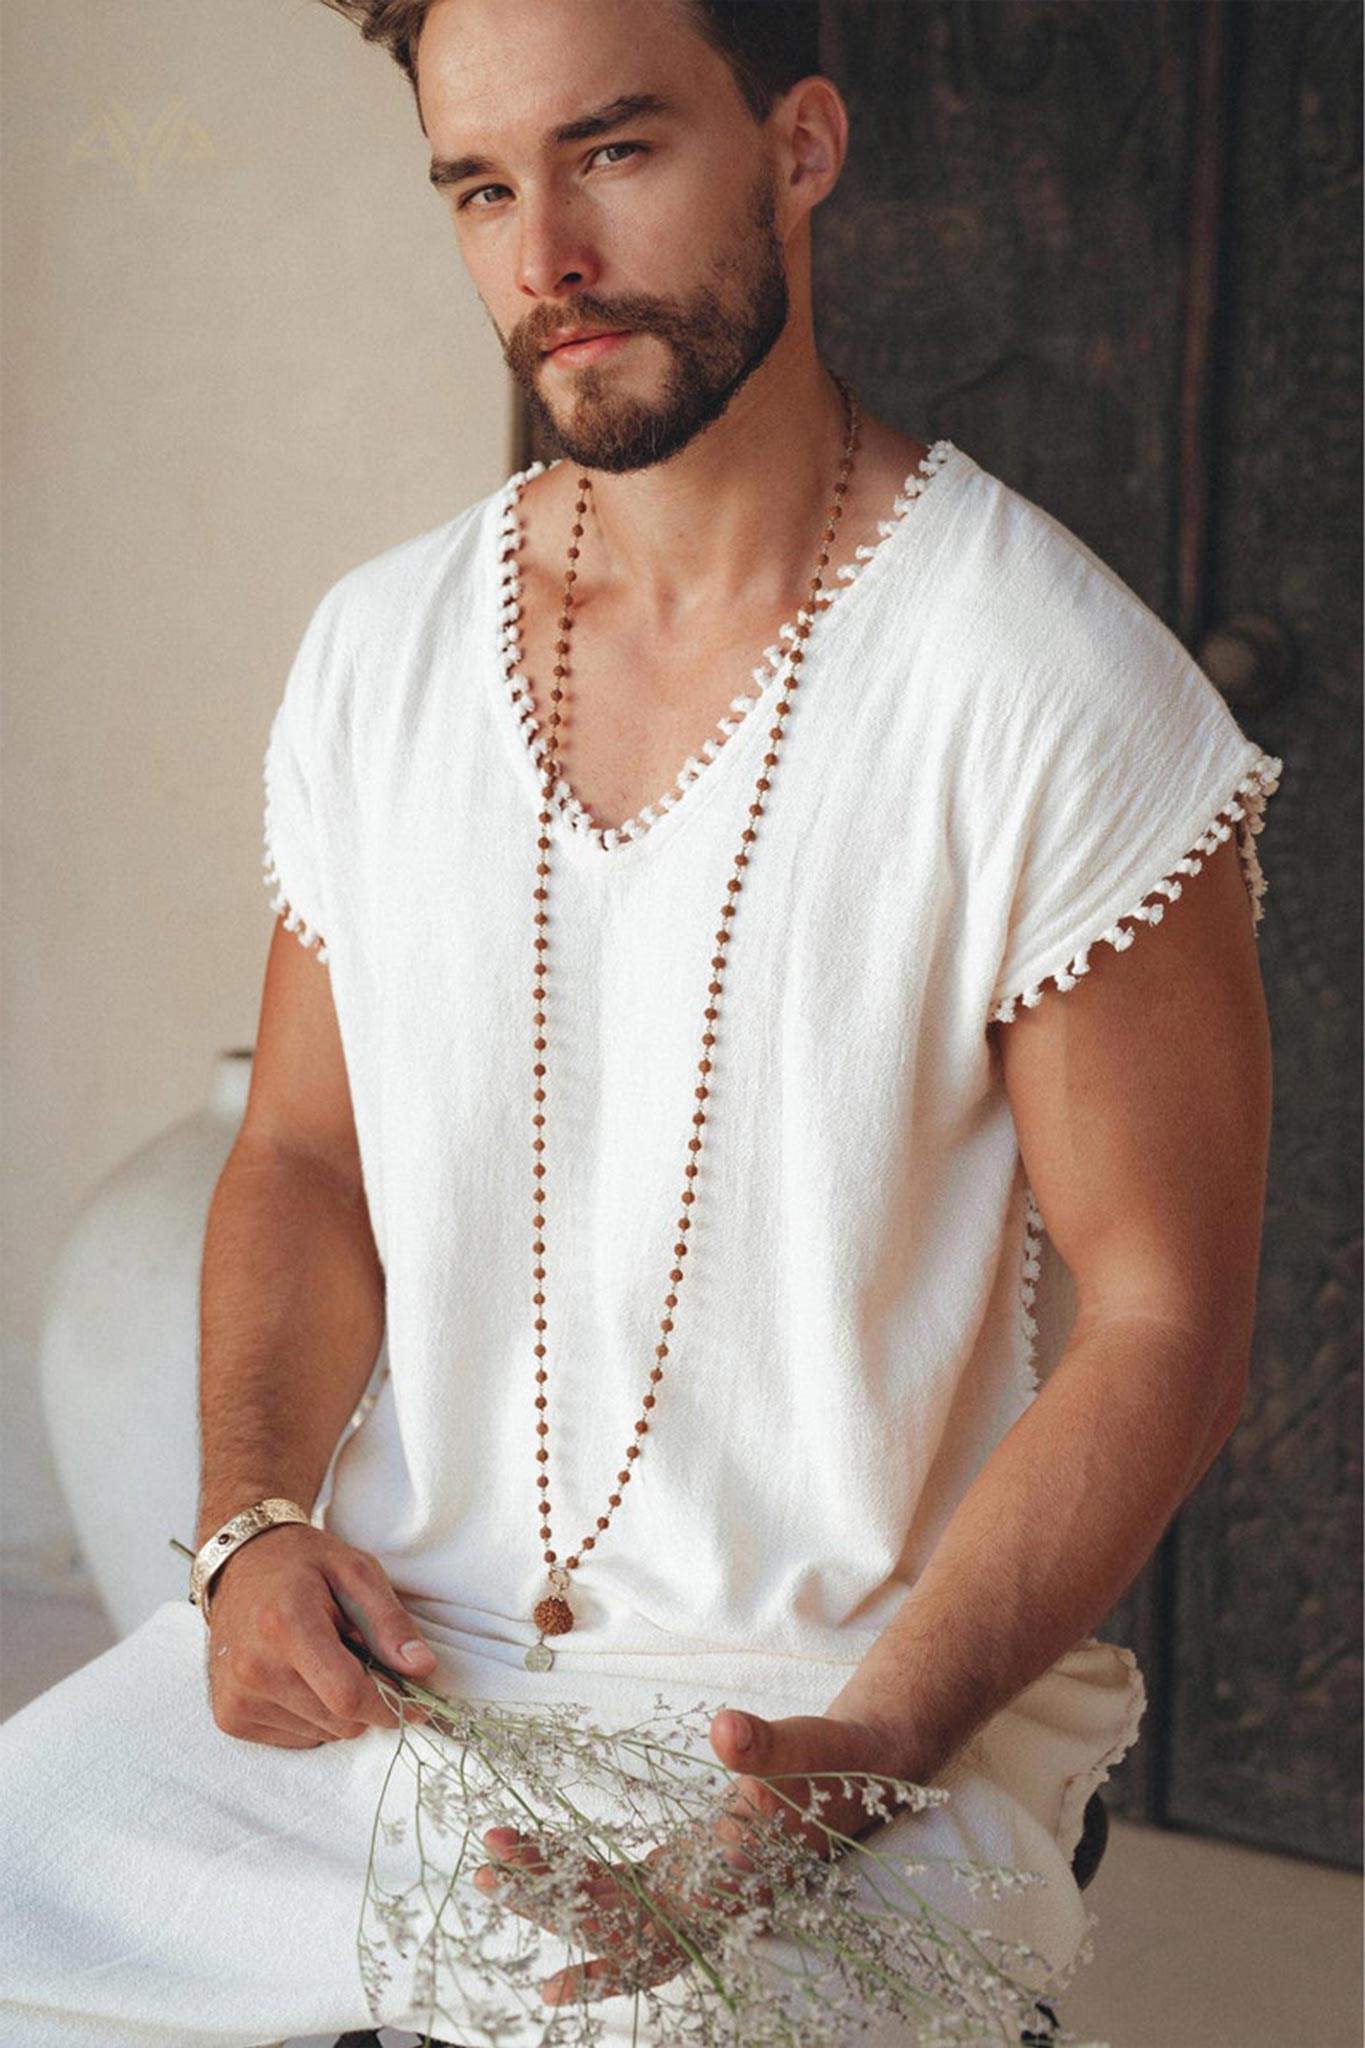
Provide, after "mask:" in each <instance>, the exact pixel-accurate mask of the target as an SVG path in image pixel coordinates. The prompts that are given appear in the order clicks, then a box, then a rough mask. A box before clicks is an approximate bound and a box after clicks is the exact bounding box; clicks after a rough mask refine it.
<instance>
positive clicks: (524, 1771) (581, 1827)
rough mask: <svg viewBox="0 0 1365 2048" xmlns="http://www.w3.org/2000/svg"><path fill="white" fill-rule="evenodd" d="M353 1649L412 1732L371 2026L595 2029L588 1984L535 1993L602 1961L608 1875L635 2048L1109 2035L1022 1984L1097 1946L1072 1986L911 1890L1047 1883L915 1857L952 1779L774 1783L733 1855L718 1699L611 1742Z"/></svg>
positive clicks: (1052, 2047)
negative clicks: (951, 1883) (913, 1830)
mask: <svg viewBox="0 0 1365 2048" xmlns="http://www.w3.org/2000/svg"><path fill="white" fill-rule="evenodd" d="M357 1654H358V1655H361V1656H362V1658H363V1661H364V1662H365V1663H366V1664H367V1665H368V1666H369V1668H370V1670H371V1673H372V1675H373V1677H374V1679H375V1682H376V1685H377V1686H378V1689H379V1691H380V1694H381V1696H382V1697H383V1698H384V1699H385V1700H386V1701H387V1702H388V1704H389V1706H390V1707H391V1708H392V1709H393V1711H394V1713H395V1714H396V1715H397V1717H398V1723H399V1725H398V1730H397V1740H396V1742H395V1745H394V1752H393V1756H392V1758H391V1759H390V1762H389V1766H388V1770H387V1772H386V1774H385V1778H384V1782H383V1786H382V1789H381V1793H380V1799H379V1804H378V1807H377V1810H376V1812H375V1815H374V1819H373V1824H372V1827H371V1834H370V1853H369V1859H368V1863H367V1867H366V1876H365V1891H364V1897H363V1900H362V1903H361V1913H360V1925H359V1928H358V1931H357V1938H356V1953H357V1957H358V1961H359V1965H360V1976H361V1982H362V1985H363V1988H364V1992H365V1997H366V2001H367V2004H368V2006H369V2010H370V2014H371V2018H372V2019H373V2021H374V2023H375V2024H376V2025H380V2024H382V2023H383V2021H384V2020H385V2019H386V2018H388V2019H395V2018H399V2020H400V2023H403V2021H406V2024H408V2025H417V2024H419V2023H420V2024H422V2025H424V2026H425V2029H426V2032H425V2034H424V2037H423V2048H429V2044H431V2043H432V2042H433V2040H448V2041H459V2042H461V2043H465V2044H468V2048H483V2044H490V2048H493V2044H498V2048H501V2044H505V2043H515V2044H517V2048H523V2044H524V2048H589V2044H595V2043H600V2042H601V2040H602V2038H603V2032H604V2022H603V2018H602V2013H601V2007H600V2003H597V2002H594V2000H593V1999H592V1998H591V1997H590V1996H589V1995H587V1993H586V1992H585V1993H582V1994H580V1995H579V1996H578V1997H576V1998H573V1999H571V2000H569V2001H567V2002H565V2003H561V2004H560V2005H557V2006H551V2005H548V2004H547V2003H546V2002H545V2000H544V1999H543V1998H542V1997H541V1991H540V1987H541V1985H542V1983H543V1982H544V1981H545V1980H546V1979H547V1978H548V1977H550V1976H553V1975H556V1974H558V1973H559V1972H560V1971H562V1970H564V1969H566V1968H567V1967H569V1966H570V1965H572V1964H576V1963H579V1964H581V1963H585V1962H587V1961H588V1960H589V1959H591V1958H592V1957H594V1956H598V1955H601V1954H602V1953H603V1952H604V1948H605V1947H606V1946H607V1944H606V1943H604V1941H603V1938H602V1937H603V1914H604V1911H606V1910H607V1909H606V1908H604V1906H603V1903H602V1901H603V1896H604V1893H603V1887H604V1883H605V1885H606V1891H607V1894H608V1896H609V1899H610V1916H611V1924H612V1929H613V1931H614V1935H615V1939H616V1943H617V1944H619V1943H620V1942H621V1940H622V1937H623V1935H628V1936H629V1945H628V1946H627V1947H624V1948H619V1947H613V1958H614V1960H615V1961H616V1965H617V1969H618V1978H617V1983H616V1986H615V1987H614V1988H618V1989H619V1990H621V1991H624V1992H625V1993H627V1994H628V1995H630V1996H631V1997H632V1999H633V2005H632V2014H633V2023H634V2026H633V2038H634V2039H635V2040H637V2041H638V2042H639V2043H640V2044H641V2048H643V2044H645V2043H648V2042H657V2043H664V2042H667V2043H669V2044H670V2048H672V2044H673V2043H679V2044H684V2043H686V2044H695V2048H721V2044H725V2048H733V2044H734V2043H735V2042H740V2041H742V2042H743V2043H744V2048H849V2044H850V2043H851V2041H852V2040H853V2038H854V2036H855V2035H856V2034H857V2033H859V2032H861V2031H862V2030H863V2029H864V2028H865V2027H866V2026H867V2025H868V2023H869V2021H870V2020H871V2019H877V2020H885V2019H887V2018H890V2017H895V2018H896V2019H898V2020H899V2021H900V2022H901V2024H902V2027H903V2029H904V2032H903V2038H904V2041H905V2043H906V2044H907V2048H911V2044H914V2048H980V2044H984V2043H988V2042H999V2043H1003V2044H1009V2048H1017V2044H1018V2043H1019V2042H1020V2041H1021V2040H1026V2041H1029V2042H1031V2043H1037V2044H1039V2048H1042V2044H1046V2048H1073V2044H1074V2048H1106V2044H1104V2043H1096V2042H1086V2043H1078V2042H1077V2041H1076V2037H1075V2036H1074V2035H1072V2034H1069V2033H1067V2032H1065V2031H1063V2030H1062V2029H1061V2027H1060V2025H1059V2023H1058V2022H1057V2021H1056V2016H1055V2012H1054V2009H1053V2007H1052V2006H1051V2005H1045V2004H1043V2003H1042V2001H1041V2000H1040V1999H1039V1997H1038V1992H1037V1990H1036V1989H1035V1988H1030V1986H1029V1985H1027V1984H1026V1983H1025V1982H1024V1981H1023V1980H1022V1978H1021V1976H1020V1975H1019V1971H1020V1968H1021V1967H1022V1968H1026V1969H1028V1970H1029V1971H1030V1972H1031V1973H1033V1974H1035V1975H1041V1977H1042V1979H1043V1980H1045V1981H1046V1983H1047V1987H1048V1996H1049V1998H1051V1997H1054V1996H1055V1995H1056V1993H1057V1992H1058V1991H1060V1990H1063V1989H1064V1988H1065V1986H1066V1984H1067V1983H1069V1982H1070V1980H1071V1977H1072V1976H1073V1975H1074V1973H1075V1970H1076V1968H1077V1967H1078V1966H1079V1964H1080V1963H1081V1962H1083V1961H1088V1960H1089V1959H1090V1956H1091V1954H1092V1949H1091V1945H1090V1942H1089V1939H1088V1937H1087V1940H1086V1941H1085V1942H1084V1943H1083V1944H1082V1947H1081V1950H1080V1952H1079V1954H1078V1955H1077V1957H1076V1959H1075V1961H1074V1962H1073V1963H1072V1965H1071V1968H1070V1969H1069V1970H1068V1971H1066V1972H1065V1973H1064V1974H1063V1975H1062V1976H1061V1977H1060V1978H1058V1977H1057V1976H1056V1975H1055V1974H1052V1975H1049V1971H1048V1965H1047V1963H1046V1961H1045V1959H1044V1958H1043V1957H1041V1956H1039V1955H1038V1953H1037V1952H1036V1951H1035V1950H1033V1949H1031V1948H1030V1947H1029V1946H1028V1945H1027V1944H1026V1943H1023V1942H1017V1941H1008V1940H1005V1939H1004V1938H1003V1937H1001V1936H999V1935H998V1934H996V1933H994V1932H993V1931H992V1930H991V1929H989V1928H985V1927H971V1926H967V1925H964V1924H963V1923H961V1922H958V1921H956V1920H953V1919H952V1918H951V1917H950V1916H948V1915H946V1914H944V1913H943V1912H942V1911H941V1910H939V1909H938V1908H936V1907H933V1906H931V1905H930V1904H929V1902H928V1901H927V1900H926V1899H925V1898H924V1897H923V1896H922V1894H920V1893H919V1892H918V1891H916V1890H915V1889H914V1887H913V1885H912V1884H911V1883H910V1882H909V1881H908V1880H910V1879H911V1878H913V1877H914V1876H916V1875H920V1874H923V1873H924V1872H925V1871H927V1870H928V1869H929V1867H930V1865H931V1864H943V1863H947V1864H948V1867H949V1869H950V1872H951V1874H952V1876H953V1877H954V1878H955V1879H957V1880H958V1882H959V1883H961V1885H962V1886H963V1888H964V1889H965V1890H966V1891H968V1892H969V1893H971V1894H972V1895H973V1896H975V1895H976V1894H977V1893H978V1892H980V1891H982V1890H985V1891H986V1893H987V1895H988V1896H990V1897H1000V1896H1003V1895H1004V1894H1005V1893H1007V1892H1010V1891H1013V1890H1016V1889H1022V1888H1023V1887H1025V1886H1027V1885H1029V1884H1035V1883H1041V1882H1042V1881H1043V1880H1042V1878H1041V1876H1040V1875H1039V1873H1038V1872H1036V1871H1029V1870H1019V1869H1015V1868H1012V1867H1010V1866H1006V1865H994V1864H978V1863H972V1862H968V1861H963V1860H961V1859H947V1858H942V1857H925V1856H923V1855H918V1856H916V1855H907V1854H906V1853H905V1849H906V1836H905V1831H904V1830H895V1829H894V1828H889V1827H888V1826H887V1824H888V1823H890V1822H892V1821H894V1820H895V1819H896V1818H897V1817H898V1816H899V1815H900V1814H901V1813H903V1812H905V1811H909V1812H911V1813H915V1812H922V1811H924V1810H925V1809H926V1808H928V1807H930V1806H935V1805H939V1804H942V1803H943V1802H944V1801H945V1800H947V1799H948V1798H949V1796H950V1795H949V1793H948V1791H947V1790H946V1788H944V1787H942V1786H926V1785H917V1784H915V1783H913V1782H912V1781H910V1780H907V1779H899V1778H894V1777H891V1776H886V1775H882V1774H878V1773H873V1772H850V1771H847V1770H836V1771H825V1772H803V1773H801V1774H800V1776H799V1777H793V1778H792V1779H790V1780H786V1779H783V1778H781V1777H766V1776H765V1779H764V1783H765V1784H767V1785H768V1786H769V1787H770V1788H771V1790H772V1793H773V1794H774V1799H775V1805H776V1811H775V1812H773V1813H771V1814H769V1813H757V1812H754V1813H752V1814H751V1813H750V1812H749V1811H748V1810H747V1809H746V1810H745V1812H744V1816H743V1839H742V1853H741V1854H739V1856H738V1858H737V1857H736V1854H735V1852H734V1845H733V1843H731V1844H729V1845H727V1842H726V1841H725V1840H724V1839H722V1836H721V1834H719V1833H718V1832H717V1830H716V1827H715V1822H716V1820H717V1819H718V1818H719V1817H720V1816H721V1815H722V1814H723V1813H727V1812H730V1813H732V1812H733V1811H734V1808H733V1805H732V1804H729V1805H727V1802H728V1801H730V1800H731V1795H732V1794H733V1791H734V1787H735V1785H736V1782H737V1780H736V1779H735V1778H734V1777H733V1776H732V1775H731V1774H730V1773H729V1772H727V1771H725V1770H723V1769H722V1768H721V1767H720V1766H719V1764H718V1762H717V1761H716V1760H715V1759H714V1757H713V1756H712V1754H711V1753H710V1751H709V1750H708V1749H707V1747H706V1742H707V1735H708V1731H709V1728H710V1724H711V1721H712V1719H713V1717H714V1714H715V1712H716V1711H717V1710H716V1709H715V1708H714V1707H711V1706H708V1705H707V1704H706V1703H705V1702H704V1701H700V1700H699V1701H697V1702H696V1703H695V1705H693V1706H692V1707H691V1708H689V1709H687V1710H685V1711H678V1710H676V1709H673V1708H670V1707H669V1706H668V1705H667V1703H666V1702H665V1701H664V1699H663V1698H662V1696H658V1697H656V1700H655V1711H654V1713H653V1714H651V1715H649V1716H646V1717H645V1718H644V1719H643V1720H641V1721H638V1722H635V1723H633V1724H632V1725H631V1726H629V1727H626V1728H620V1729H613V1730H611V1731H610V1732H608V1731H604V1730H602V1729H600V1728H597V1727H595V1726H593V1725H592V1724H591V1723H590V1722H589V1721H588V1720H587V1714H586V1709H585V1708H584V1707H582V1706H581V1705H577V1704H574V1703H568V1702H563V1701H561V1702H545V1703H538V1704H537V1705H536V1706H535V1707H534V1708H520V1707H512V1706H505V1705H501V1704H499V1703H496V1702H490V1701H486V1700H468V1699H450V1698H447V1697H446V1696H444V1695H442V1694H439V1693H435V1692H432V1691H430V1690H428V1689H427V1688H426V1687H424V1686H421V1685H419V1684H417V1683H416V1682H415V1681H414V1680H412V1679H408V1678H404V1677H402V1676H400V1675H399V1674H398V1673H396V1672H392V1671H390V1670H389V1669H388V1667H387V1666H385V1665H382V1664H380V1663H379V1662H378V1661H377V1660H376V1659H374V1658H373V1657H371V1656H370V1655H369V1653H368V1652H365V1651H363V1650H362V1649H360V1648H359V1647H358V1648H357ZM817 1781H823V1782H817ZM836 1792H837V1793H838V1794H840V1795H842V1800H843V1802H844V1806H843V1807H842V1808H841V1811H844V1810H846V1806H847V1803H848V1802H849V1801H850V1800H855V1799H856V1801H857V1802H858V1803H859V1804H860V1805H861V1806H862V1808H863V1810H864V1811H865V1813H866V1814H867V1816H868V1820H867V1822H866V1824H865V1825H863V1826H862V1827H860V1828H859V1829H858V1832H857V1833H856V1834H848V1833H845V1832H843V1831H841V1830H840V1829H838V1828H836V1827H834V1826H833V1825H832V1824H830V1823H828V1822H827V1821H826V1820H825V1819H824V1818H823V1817H822V1816H823V1811H824V1809H825V1808H826V1807H827V1806H828V1805H829V1804H830V1803H831V1801H832V1800H833V1799H834V1797H835V1794H836ZM509 1825H512V1826H515V1827H516V1828H518V1829H519V1830H520V1832H521V1833H522V1836H523V1838H525V1839H529V1840H532V1841H534V1842H535V1844H536V1846H537V1848H538V1850H539V1852H540V1854H539V1859H538V1861H537V1864H536V1866H535V1867H523V1866H520V1865H517V1866H506V1867H503V1868H502V1869H501V1870H500V1873H499V1878H498V1881H497V1883H496V1885H495V1887H493V1888H491V1889H487V1890H485V1889H484V1888H483V1887H481V1886H478V1885H476V1884H475V1883H474V1874H475V1871H476V1870H477V1869H479V1868H480V1867H484V1868H486V1867H487V1865H488V1862H489V1851H488V1850H487V1848H486V1847H485V1845H484V1843H483V1841H482V1836H483V1835H484V1833H485V1832H486V1831H487V1830H488V1829H490V1828H494V1827H506V1826H509ZM798 1827H799V1829H800V1832H799V1833H798V1832H794V1830H795V1829H796V1828H798ZM590 1880H591V1881H592V1882H593V1890H592V1892H591V1894H590V1893H589V1890H588V1886H589V1882H590ZM1089 1924H1090V1925H1092V1926H1093V1925H1094V1915H1093V1914H1092V1915H1090V1916H1089ZM552 1944H557V1945H558V1947H559V1948H560V1949H561V1950H562V1953H558V1954H555V1953H551V1952H550V1945H552ZM400 1962H401V1963H403V1964H405V1965H407V1966H409V1967H408V1969H407V1972H406V1977H405V1981H404V1982H403V1983H402V1984H401V1985H400V1983H399V1978H398V1975H397V1971H396V1965H397V1964H398V1963H400ZM599 1997H600V1994H599ZM416 2014H421V2015H422V2018H421V2021H420V2022H419V2021H418V2020H417V2019H416V2018H414V2017H413V2015H416ZM400 2015H401V2018H400Z"/></svg>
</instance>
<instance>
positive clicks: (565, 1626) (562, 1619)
mask: <svg viewBox="0 0 1365 2048" xmlns="http://www.w3.org/2000/svg"><path fill="white" fill-rule="evenodd" d="M531 1619H532V1620H533V1621H534V1622H535V1625H536V1627H537V1628H538V1629H539V1630H540V1633H541V1634H542V1635H543V1636H566V1635H567V1634H568V1633H569V1630H570V1629H571V1628H572V1627H573V1609H572V1607H570V1605H569V1603H568V1601H567V1600H561V1599H560V1597H559V1595H558V1594H557V1593H551V1594H549V1595H548V1596H547V1597H546V1598H545V1599H544V1600H537V1602H536V1605H535V1612H534V1614H533V1615H532V1617H531Z"/></svg>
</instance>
